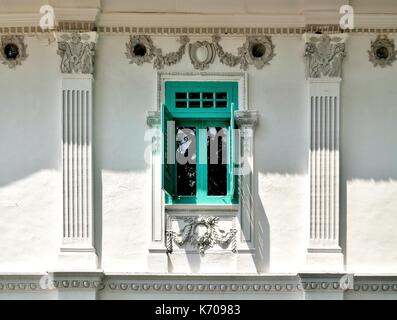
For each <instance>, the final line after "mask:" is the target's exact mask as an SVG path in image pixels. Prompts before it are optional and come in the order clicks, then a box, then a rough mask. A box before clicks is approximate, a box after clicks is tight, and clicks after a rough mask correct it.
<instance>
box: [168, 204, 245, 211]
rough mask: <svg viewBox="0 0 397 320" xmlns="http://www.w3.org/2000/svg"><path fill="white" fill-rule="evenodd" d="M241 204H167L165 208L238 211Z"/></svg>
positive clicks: (174, 209) (173, 209) (175, 209)
mask: <svg viewBox="0 0 397 320" xmlns="http://www.w3.org/2000/svg"><path fill="white" fill-rule="evenodd" d="M239 209H240V205H239V204H166V205H165V210H172V211H178V210H183V211H204V210H205V211H238V210H239Z"/></svg>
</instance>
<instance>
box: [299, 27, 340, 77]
mask: <svg viewBox="0 0 397 320" xmlns="http://www.w3.org/2000/svg"><path fill="white" fill-rule="evenodd" d="M342 41H343V39H342V38H341V37H337V36H334V37H330V36H329V35H327V34H324V35H321V36H319V37H317V36H313V37H310V39H309V41H308V42H306V45H305V57H306V58H307V76H308V77H310V78H321V77H341V76H342V62H343V58H344V57H345V56H346V52H345V43H343V42H342Z"/></svg>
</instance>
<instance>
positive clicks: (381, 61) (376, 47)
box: [368, 35, 397, 68]
mask: <svg viewBox="0 0 397 320" xmlns="http://www.w3.org/2000/svg"><path fill="white" fill-rule="evenodd" d="M368 54H369V61H371V62H372V63H373V64H374V66H375V67H376V66H378V65H379V66H381V67H382V68H384V67H386V66H391V65H392V64H393V62H394V61H395V60H396V55H397V51H396V50H395V46H394V40H392V39H389V38H388V37H387V35H379V36H378V37H377V38H376V40H375V41H371V50H368Z"/></svg>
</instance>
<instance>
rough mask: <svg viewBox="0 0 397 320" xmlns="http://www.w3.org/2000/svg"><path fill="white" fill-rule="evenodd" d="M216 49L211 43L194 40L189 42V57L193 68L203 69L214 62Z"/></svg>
mask: <svg viewBox="0 0 397 320" xmlns="http://www.w3.org/2000/svg"><path fill="white" fill-rule="evenodd" d="M215 56H216V50H215V46H214V44H213V43H209V42H208V41H196V42H195V43H191V44H189V57H190V61H191V63H192V65H193V66H194V68H195V69H199V70H204V69H207V68H208V67H209V65H210V64H212V63H214V60H215Z"/></svg>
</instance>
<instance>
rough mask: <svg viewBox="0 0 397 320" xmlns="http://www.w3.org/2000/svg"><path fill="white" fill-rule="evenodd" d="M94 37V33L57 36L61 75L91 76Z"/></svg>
mask: <svg viewBox="0 0 397 320" xmlns="http://www.w3.org/2000/svg"><path fill="white" fill-rule="evenodd" d="M96 36H97V35H96V32H87V33H78V32H72V33H59V34H58V35H57V41H58V51H57V53H58V54H59V55H60V56H61V58H62V61H61V71H62V73H83V74H93V72H94V57H95V42H96Z"/></svg>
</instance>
